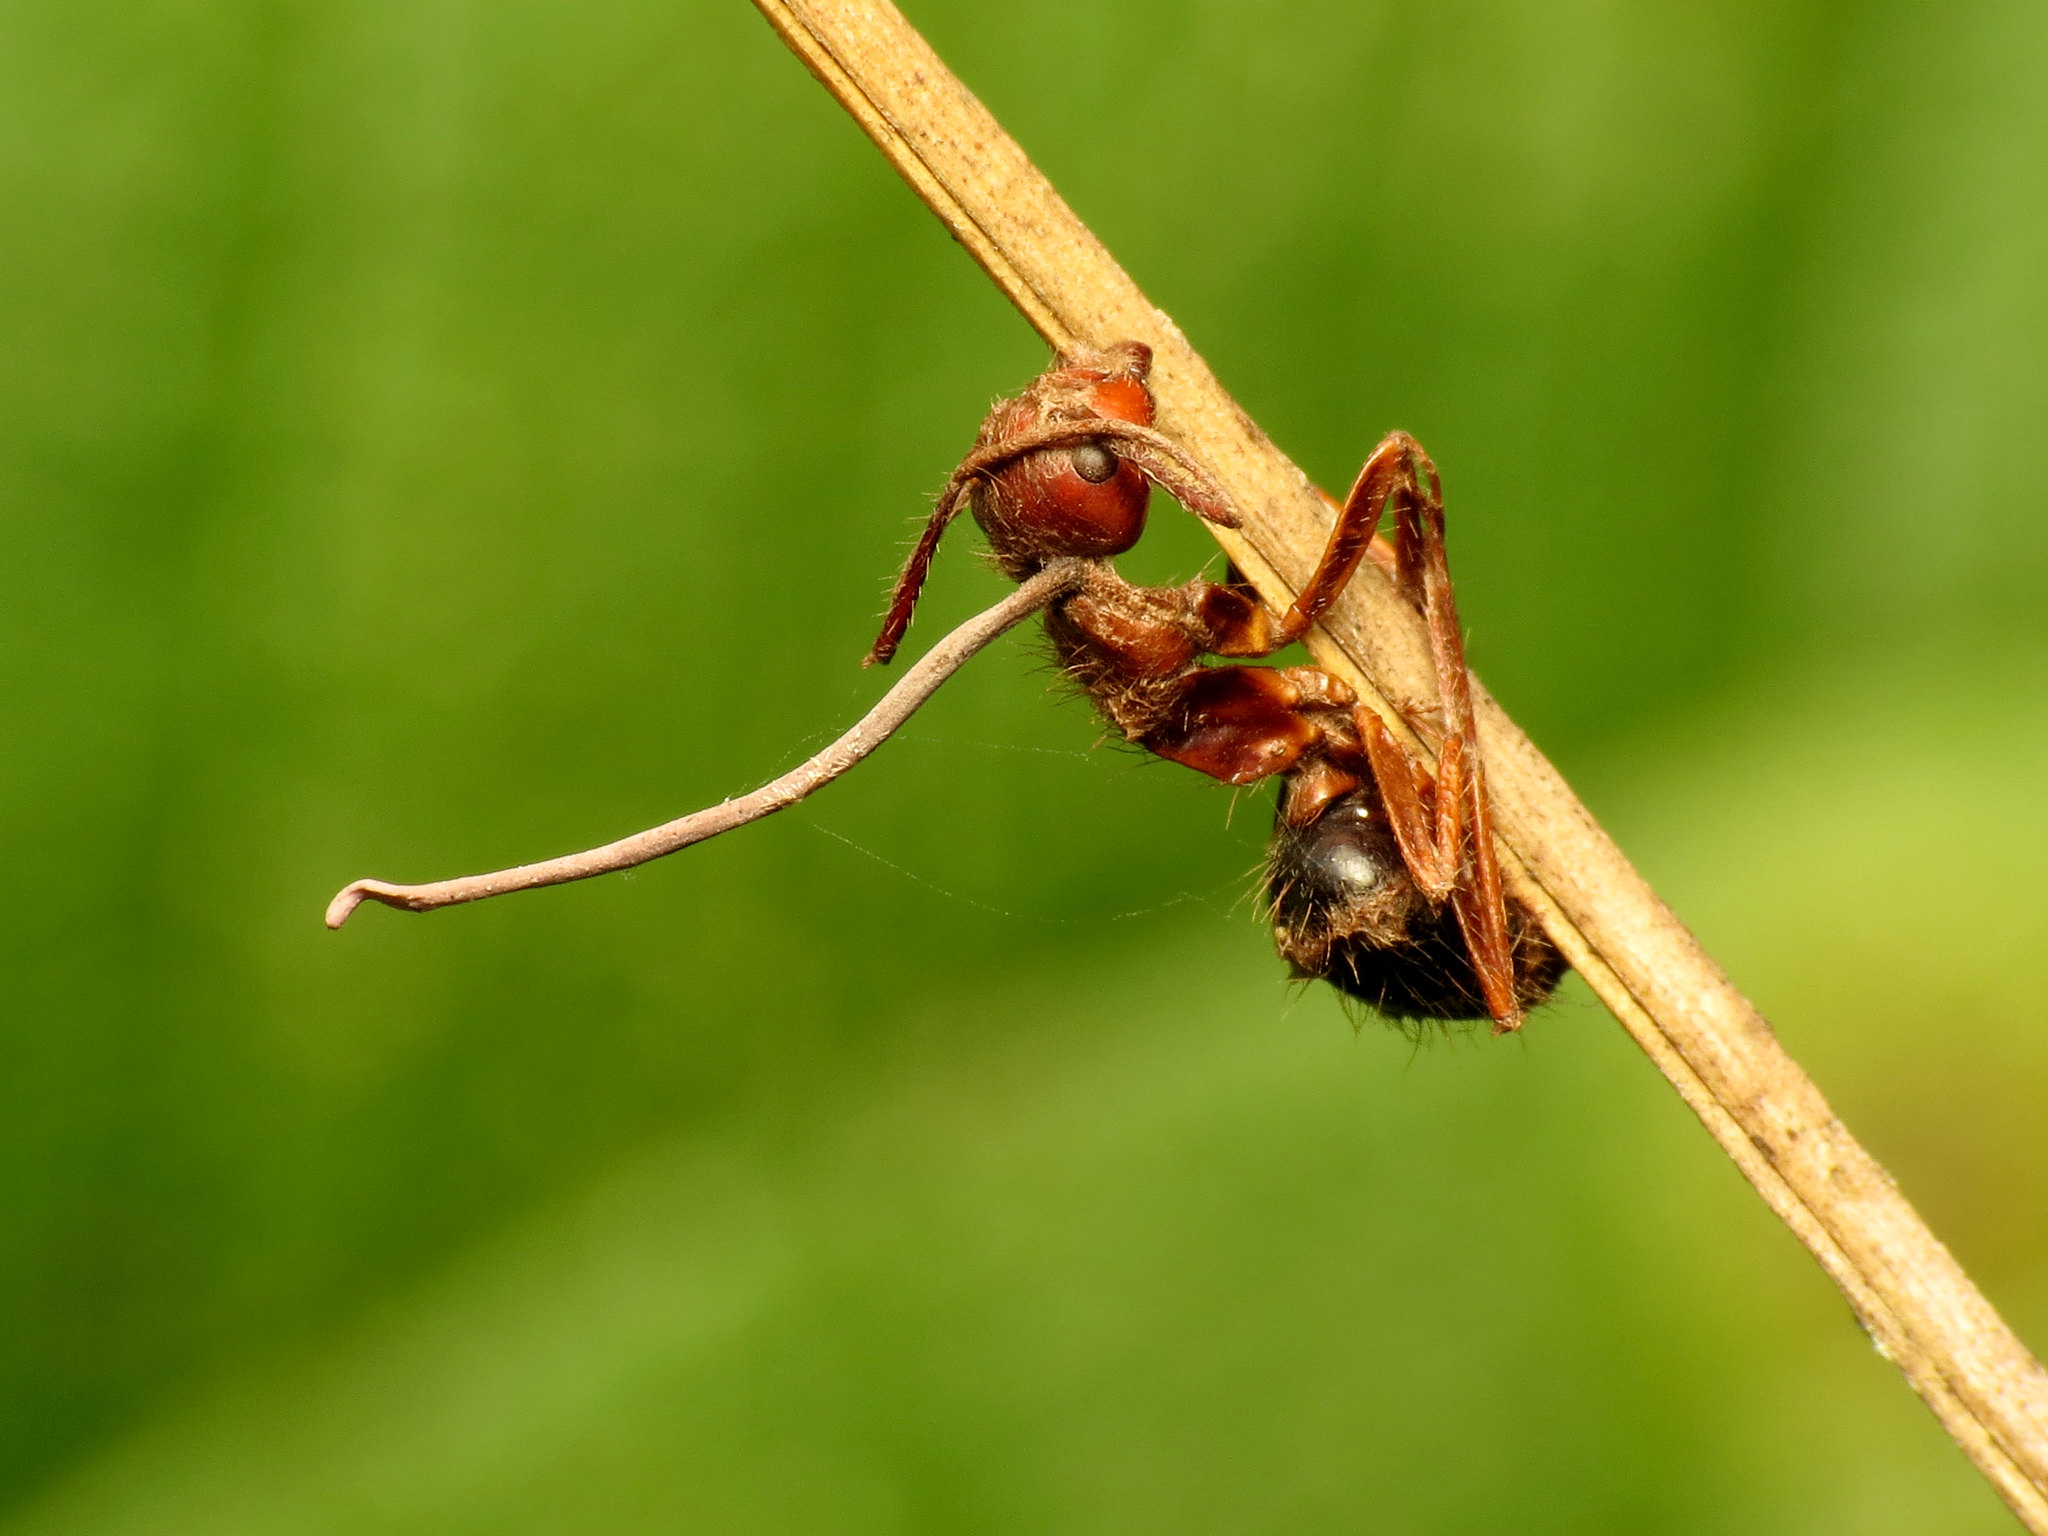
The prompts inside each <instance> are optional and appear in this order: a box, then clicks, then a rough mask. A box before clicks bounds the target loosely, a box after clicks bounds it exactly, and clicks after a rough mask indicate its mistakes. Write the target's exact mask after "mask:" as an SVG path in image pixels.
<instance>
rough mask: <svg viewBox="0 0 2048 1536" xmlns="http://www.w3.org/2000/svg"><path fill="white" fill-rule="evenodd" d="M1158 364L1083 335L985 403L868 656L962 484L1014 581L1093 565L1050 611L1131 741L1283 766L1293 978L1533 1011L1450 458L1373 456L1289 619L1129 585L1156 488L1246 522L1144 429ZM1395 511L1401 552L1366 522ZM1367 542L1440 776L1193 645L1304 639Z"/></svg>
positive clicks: (1471, 1014) (1279, 894) (1316, 703)
mask: <svg viewBox="0 0 2048 1536" xmlns="http://www.w3.org/2000/svg"><path fill="white" fill-rule="evenodd" d="M1151 363H1152V353H1151V349H1150V348H1148V347H1146V346H1143V345H1142V344H1140V343H1138V342H1123V343H1120V344H1118V345H1115V346H1111V347H1107V348H1104V349H1102V350H1100V351H1096V350H1093V349H1089V348H1076V349H1074V350H1073V351H1072V352H1070V353H1068V354H1067V356H1066V357H1064V358H1063V359H1062V360H1061V362H1060V363H1059V364H1058V366H1056V367H1054V368H1052V369H1051V370H1049V371H1048V372H1046V373H1044V374H1042V375H1040V376H1039V378H1038V379H1037V380H1036V381H1034V382H1033V383H1032V385H1031V387H1030V388H1028V389H1027V390H1025V391H1024V393H1023V394H1022V395H1019V396H1018V397H1017V398H1016V399H1014V400H1005V401H1002V402H999V403H998V404H997V405H996V407H995V408H994V409H993V410H991V411H990V412H989V414H988V417H987V419H986V420H985V421H983V423H982V426H981V433H980V435H979V437H977V438H976V440H975V445H974V450H973V452H971V453H970V454H969V455H968V457H967V458H966V459H965V460H964V461H963V462H962V463H961V465H960V467H959V469H958V470H956V471H955V472H954V474H953V477H952V479H951V480H950V481H949V482H948V484H947V486H946V488H945V490H944V491H943V492H941V494H940V497H939V501H938V505H937V506H936V508H935V509H934V511H933V513H932V517H931V520H930V522H929V523H928V524H927V525H926V527H925V530H924V533H923V535H922V536H921V537H920V538H919V540H918V542H917V546H916V548H915V549H914V550H913V551H912V553H911V556H910V559H909V561H908V563H907V564H906V565H905V567H904V570H903V574H902V575H901V576H900V577H899V578H898V580H897V583H896V589H895V592H894V595H893V596H892V598H891V600H890V604H889V611H888V616H887V618H886V619H885V620H884V622H883V625H882V631H881V634H880V636H879V637H878V638H877V639H876V641H875V645H874V649H873V650H872V651H871V652H870V653H869V656H868V660H869V662H871V663H874V662H886V661H888V660H889V659H890V657H892V656H893V655H894V654H895V651H896V647H897V645H898V644H899V643H900V642H901V640H902V638H903V633H904V631H905V630H906V629H907V628H908V627H909V624H910V616H911V612H912V610H913V609H914V608H915V607H916V605H917V597H918V592H919V590H920V589H921V588H922V587H923V585H924V580H925V577H926V575H927V574H928V573H929V571H930V569H931V562H932V556H933V554H934V553H935V552H936V550H937V547H938V542H939V538H940V535H941V534H942V533H943V532H944V531H945V528H946V525H947V524H948V523H949V522H950V521H951V520H952V518H953V516H954V515H955V514H956V513H957V512H958V511H959V508H960V506H961V504H962V502H963V501H965V502H966V503H968V504H969V505H971V506H972V508H973V511H974V518H975V521H976V522H978V523H979V524H980V525H981V527H982V531H983V532H984V533H986V534H987V536H988V541H989V547H990V550H991V552H992V553H993V554H994V557H995V560H996V563H997V564H998V565H999V566H1000V567H1001V568H1002V570H1003V572H1004V574H1006V575H1007V576H1009V577H1010V578H1011V579H1012V580H1015V581H1023V580H1026V579H1027V578H1029V577H1030V576H1032V575H1033V574H1035V573H1036V572H1037V571H1039V570H1040V569H1042V568H1043V567H1044V566H1045V565H1046V564H1047V563H1048V562H1049V561H1052V560H1055V559H1058V558H1061V557H1078V558H1081V559H1083V560H1086V561H1087V562H1089V563H1088V566H1087V568H1086V572H1085V575H1084V577H1083V579H1082V580H1081V582H1080V583H1079V585H1078V586H1076V587H1075V588H1074V589H1073V590H1072V591H1070V592H1068V593H1067V594H1065V595H1064V596H1061V597H1059V598H1056V599H1055V600H1054V601H1053V602H1052V604H1051V605H1050V606H1049V607H1048V608H1047V609H1046V613H1045V626H1046V631H1047V633H1048V635H1049V636H1050V637H1051V639H1052V644H1053V649H1054V653H1055V655H1056V656H1057V658H1058V661H1059V664H1060V666H1061V667H1062V668H1063V669H1064V670H1065V671H1066V673H1067V674H1068V675H1069V676H1071V677H1072V678H1073V679H1074V680H1075V681H1076V682H1077V683H1078V684H1079V685H1080V686H1081V687H1082V688H1084V689H1085V690H1086V691H1087V693H1088V695H1089V697H1090V698H1091V699H1093V700H1094V703H1095V707H1096V708H1097V709H1098V710H1099V711H1100V712H1101V714H1102V715H1103V717H1104V718H1105V719H1107V720H1108V721H1109V723H1110V724H1111V725H1113V726H1114V727H1116V729H1118V730H1119V731H1120V732H1122V734H1123V736H1124V737H1125V739H1126V740H1129V741H1131V742H1134V743H1136V744H1138V745H1139V746H1142V747H1144V748H1145V749H1147V750H1148V751H1151V752H1154V753H1156V754H1158V755H1159V756H1160V757H1164V758H1168V759H1170V760H1171V761H1173V762H1176V763H1182V764H1185V765H1186V766H1187V767H1190V768H1193V769H1195V770H1196V771H1197V772H1200V773H1205V774H1207V775H1209V776H1210V777H1211V778H1214V779H1220V780H1222V781H1223V782H1224V783H1226V784H1250V783H1253V782H1255V781H1257V780H1259V779H1263V778H1267V777H1270V776H1273V775H1276V774H1277V775H1283V776H1284V777H1283V780H1282V785H1281V791H1280V801H1279V806H1278V809H1277V813H1276V816H1275V821H1274V837H1273V845H1272V850H1271V862H1270V865H1269V868H1268V871H1267V876H1266V898H1267V901H1268V903H1269V905H1270V909H1271V913H1272V919H1273V936H1274V940H1275V943H1276V946H1277V947H1278V949H1279V951H1280V955H1281V957H1282V958H1283V959H1285V960H1286V961H1287V962H1288V963H1289V964H1290V965H1291V966H1292V967H1293V968H1294V971H1295V973H1296V974H1297V975H1299V976H1303V977H1318V976H1319V977H1324V978H1326V979H1328V980H1329V981H1330V982H1331V984H1332V985H1334V986H1336V987H1337V988H1338V989H1339V990H1340V991H1342V992H1344V993H1346V994H1348V995H1349V996H1351V997H1355V998H1358V999H1361V1000H1362V1001H1364V1002H1365V1003H1367V1004H1369V1005H1371V1006H1372V1007H1373V1008H1375V1009H1377V1010H1378V1011H1380V1012H1381V1013H1384V1014H1386V1015H1388V1016H1390V1017H1394V1018H1401V1019H1477V1018H1491V1019H1492V1020H1493V1025H1494V1028H1495V1030H1496V1031H1504V1030H1512V1029H1515V1028H1518V1027H1519V1026H1520V1023H1521V1020H1522V1015H1523V1013H1524V1011H1525V1010H1527V1009H1528V1008H1531V1007H1533V1006H1535V1005H1536V1004H1537V1003H1540V1002H1541V1001H1543V999H1544V998H1546V997H1548V996H1549V994H1550V992H1551V989H1552V988H1553V987H1555V986H1556V984H1557V981H1558V978H1559V977H1560V976H1561V975H1562V974H1563V972H1564V959H1563V957H1562V956H1561V955H1559V953H1558V952H1557V950H1556V949H1555V948H1553V947H1552V945H1551V944H1550V941H1549V940H1548V938H1546V937H1545V935H1544V933H1543V930H1542V928H1541V926H1540V924H1539V923H1538V922H1537V920H1536V918H1535V916H1534V915H1533V914H1532V913H1531V912H1529V911H1528V909H1527V908H1526V907H1524V906H1523V905H1522V903H1521V902H1519V901H1517V900H1515V899H1513V898H1512V897H1509V896H1507V895H1506V894H1505V892H1504V891H1503V888H1502V885H1501V874H1500V866H1499V863H1498V860H1497V858H1496V855H1495V852H1494V844H1493V832H1492V815H1491V811H1490V808H1489V805H1488V801H1487V794H1486V783H1485V775H1484V771H1483V768H1482V765H1481V763H1480V761H1479V756H1478V738H1477V734H1476V732H1475V730H1474V726H1473V712H1472V692H1471V685H1470V677H1469V674H1468V673H1467V672H1466V669H1465V654H1464V641H1463V636H1462V634H1461V632H1460V630H1459V628H1458V614H1457V606H1456V604H1455V602H1454V600H1453V598H1452V595H1451V580H1450V568H1449V566H1448V564H1447V563H1446V561H1445V556H1444V513H1443V490H1442V485H1441V483H1440V482H1439V480H1438V477H1437V472H1436V466H1435V465H1434V464H1432V463H1431V462H1430V458H1429V455H1428V454H1426V453H1425V452H1423V450H1422V445H1421V444H1420V443H1418V442H1416V441H1415V439H1414V438H1412V437H1410V436H1408V434H1406V433H1405V432H1395V433H1393V434H1391V435H1390V436H1388V437H1387V439H1386V440H1385V441H1384V442H1382V443H1381V444H1380V445H1379V447H1377V448H1376V449H1374V450H1373V453H1372V456H1371V457H1370V458H1368V459H1367V460H1366V461H1365V467H1364V468H1363V469H1361V470H1360V471H1359V474H1358V479H1357V482H1356V483H1355V484H1354V485H1353V486H1352V488H1351V494H1350V495H1349V496H1348V497H1346V498H1345V500H1344V502H1343V504H1342V505H1341V506H1337V507H1336V512H1337V519H1336V525H1335V527H1334V528H1333V529H1332V530H1331V534H1330V540H1329V545H1328V547H1327V548H1326V549H1325V550H1324V552H1323V557H1322V560H1321V562H1320V563H1319V564H1318V565H1317V567H1316V569H1315V572H1314V574H1313V575H1311V576H1310V577H1309V580H1308V583H1307V585H1305V586H1304V587H1303V588H1302V590H1301V594H1300V596H1299V597H1297V598H1296V599H1295V601H1294V605H1293V606H1292V607H1291V608H1289V609H1288V610H1287V612H1286V613H1285V614H1284V615H1282V616H1280V617H1279V618H1277V619H1276V618H1275V617H1274V616H1273V614H1272V613H1271V612H1270V611H1269V610H1268V609H1267V608H1266V607H1265V605H1264V604H1263V603H1262V602H1261V601H1260V599H1259V596H1258V594H1257V593H1256V592H1255V591H1254V590H1253V589H1252V588H1251V586H1250V585H1249V584H1248V583H1246V582H1244V581H1243V580H1241V579H1238V578H1237V576H1236V572H1235V571H1233V572H1231V577H1232V579H1231V580H1229V581H1227V582H1224V583H1220V584H1219V583H1215V582H1208V581H1199V580H1197V581H1190V582H1187V583H1185V584H1184V585H1181V586H1177V587H1142V586H1138V585H1135V584H1134V583H1131V582H1128V581H1126V580H1124V579H1123V578H1122V577H1121V576H1119V575H1118V574H1117V573H1116V570H1115V568H1114V567H1113V566H1112V565H1111V564H1110V563H1109V562H1110V557H1111V556H1114V555H1120V554H1122V553H1123V552H1124V551H1126V550H1128V549H1130V548H1131V547H1132V546H1133V545H1134V544H1136V543H1137V542H1138V538H1139V536H1140V535H1141V534H1142V533H1143V532H1144V529H1145V510H1146V504H1147V501H1148V500H1149V498H1150V495H1151V484H1152V482H1154V481H1156V482H1157V483H1158V484H1159V485H1161V486H1162V487H1163V488H1165V489H1166V490H1167V491H1169V492H1171V493H1172V494H1173V495H1174V496H1175V497H1177V498H1178V499H1179V500H1180V501H1181V503H1182V504H1183V505H1184V506H1186V507H1187V508H1188V509H1189V510H1190V511H1192V512H1194V513H1196V514H1197V515H1198V516H1201V517H1203V518H1206V519H1207V520H1209V521H1210V522H1213V523H1219V524H1223V525H1225V526H1234V525H1235V518H1234V517H1233V516H1232V515H1231V513H1230V509H1229V505H1228V502H1227V500H1226V499H1225V498H1224V496H1223V494H1222V492H1221V491H1220V490H1219V489H1218V488H1217V487H1216V486H1215V485H1214V483H1213V482H1211V481H1210V480H1209V478H1208V476H1207V475H1206V474H1205V473H1204V472H1202V471H1201V470H1200V469H1199V467H1198V466H1196V465H1194V464H1193V463H1192V462H1191V461H1190V460H1188V458H1187V457H1186V456H1185V455H1184V454H1183V453H1182V452H1181V451H1180V450H1179V449H1178V448H1177V447H1175V445H1174V444H1173V443H1172V442H1171V441H1170V440H1169V439H1167V438H1165V437H1163V436H1162V435H1161V434H1159V433H1157V432H1155V431H1153V430H1152V420H1153V403H1152V395H1151V391H1150V390H1149V389H1148V388H1147V387H1146V382H1145V380H1146V376H1147V374H1148V372H1149V371H1150V368H1151ZM1332 505H1333V506H1334V505H1335V503H1332ZM1390 511H1391V513H1392V516H1393V523H1394V545H1393V548H1392V550H1391V551H1389V550H1388V549H1387V548H1386V546H1385V545H1383V544H1375V539H1374V535H1375V534H1376V533H1377V531H1378V529H1379V526H1380V522H1381V520H1382V518H1383V517H1385V516H1386V515H1387V514H1388V513H1389V512H1390ZM1368 555H1370V556H1371V557H1372V558H1373V559H1374V560H1375V563H1377V564H1380V565H1382V566H1383V568H1385V569H1386V570H1387V571H1388V574H1389V575H1391V576H1392V577H1393V579H1394V581H1395V583H1396V585H1397V586H1398V588H1399V589H1400V591H1401V592H1402V593H1403V594H1405V595H1406V596H1407V597H1408V598H1409V599H1410V600H1411V601H1413V602H1414V603H1415V605H1416V606H1417V607H1418V608H1419V609H1420V610H1421V612H1422V614H1423V617H1424V619H1425V621H1426V622H1427V625H1428V630H1429V638H1430V649H1431V654H1432V659H1433V662H1434V666H1435V672H1436V683H1437V696H1438V699H1439V700H1440V703H1441V709H1442V729H1441V731H1440V732H1437V733H1434V734H1437V736H1438V740H1439V749H1438V754H1437V768H1436V772H1435V773H1434V774H1431V773H1430V772H1429V771H1428V769H1426V768H1425V767H1424V766H1423V765H1422V764H1421V763H1420V762H1418V761H1417V760H1416V759H1415V758H1414V757H1413V756H1412V755H1410V753H1409V752H1408V750H1407V749H1406V748H1405V747H1403V746H1402V745H1401V744H1400V743H1398V742H1397V741H1395V739H1394V738H1393V736H1392V735H1391V734H1389V732H1388V731H1387V728H1386V726H1385V724H1384V723H1383V722H1382V721H1381V719H1380V717H1379V716H1378V715H1377V714H1375V713H1374V712H1373V711H1372V710H1370V709H1367V708H1365V707H1363V706H1361V705H1359V704H1358V701H1357V698H1356V695H1355V694H1354V693H1353V692H1352V690H1351V688H1350V687H1349V686H1348V685H1347V684H1346V683H1345V682H1344V681H1343V680H1342V679H1340V678H1337V677H1334V676H1332V675H1331V674H1329V673H1328V672H1325V671H1323V670H1321V669H1320V668H1317V667H1249V666H1209V665H1205V664H1204V663H1203V662H1202V660H1201V658H1202V657H1204V656H1216V657H1227V658H1245V659H1250V658H1257V657H1264V656H1270V655H1272V654H1273V653H1274V652H1275V651H1278V650H1280V649H1281V648H1282V647H1284V646H1286V645H1289V644H1291V643H1293V642H1294V641H1296V640H1299V639H1300V638H1301V637H1302V636H1303V635H1304V634H1306V633H1307V631H1308V629H1309V627H1310V626H1311V625H1313V624H1314V623H1315V622H1316V620H1317V619H1318V618H1320V617H1321V616H1322V614H1323V613H1324V611H1325V610H1326V609H1327V608H1328V607H1329V606H1330V604H1331V603H1333V602H1334V601H1336V599H1337V597H1338V595H1339V594H1340V593H1341V592H1342V591H1343V590H1344V587H1345V585H1346V584H1347V583H1348V582H1349V581H1350V580H1351V577H1352V575H1353V574H1354V573H1355V572H1356V570H1357V569H1358V564H1359V562H1360V561H1361V560H1362V559H1365V558H1367V557H1368Z"/></svg>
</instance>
